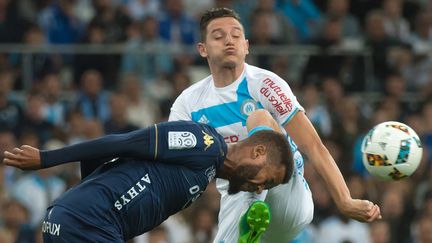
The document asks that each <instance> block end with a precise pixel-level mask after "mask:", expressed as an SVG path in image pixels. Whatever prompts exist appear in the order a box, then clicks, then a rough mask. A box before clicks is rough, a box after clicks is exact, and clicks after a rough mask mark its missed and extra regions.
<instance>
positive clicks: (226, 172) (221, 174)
mask: <svg viewBox="0 0 432 243" xmlns="http://www.w3.org/2000/svg"><path fill="white" fill-rule="evenodd" d="M236 150H237V146H236V144H228V152H227V154H226V156H225V160H224V164H223V166H222V169H220V170H219V171H218V173H217V177H218V178H222V179H227V180H230V179H231V178H232V176H233V173H232V172H233V171H234V170H235V168H236V166H237V164H236V162H235V159H233V156H235V153H236Z"/></svg>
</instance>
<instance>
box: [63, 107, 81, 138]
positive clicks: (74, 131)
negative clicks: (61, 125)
mask: <svg viewBox="0 0 432 243" xmlns="http://www.w3.org/2000/svg"><path fill="white" fill-rule="evenodd" d="M84 123H85V119H84V116H83V115H82V113H81V112H79V111H78V110H73V111H71V112H70V113H69V114H68V116H67V124H68V125H67V127H66V132H67V134H68V138H67V141H66V143H67V144H75V143H79V142H83V141H84V140H85V138H84V125H83V124H84Z"/></svg>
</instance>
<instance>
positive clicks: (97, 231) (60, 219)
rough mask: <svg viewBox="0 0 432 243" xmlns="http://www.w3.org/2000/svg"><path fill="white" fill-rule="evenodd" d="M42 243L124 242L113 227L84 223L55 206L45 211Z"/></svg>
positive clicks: (77, 217) (67, 211)
mask: <svg viewBox="0 0 432 243" xmlns="http://www.w3.org/2000/svg"><path fill="white" fill-rule="evenodd" d="M42 235H43V242H45V243H51V242H52V243H57V242H59V243H60V242H65V243H66V242H101V243H102V242H114V243H116V242H119V243H120V242H122V243H123V242H124V240H123V236H122V234H121V233H120V232H118V230H116V229H115V227H112V228H106V227H105V228H100V227H98V225H95V224H92V223H89V222H86V221H84V220H82V219H81V218H80V217H79V216H77V215H76V214H74V213H73V212H72V211H70V210H68V209H67V208H64V207H61V206H58V205H55V206H51V207H49V208H48V209H47V212H46V215H45V219H44V221H43V222H42Z"/></svg>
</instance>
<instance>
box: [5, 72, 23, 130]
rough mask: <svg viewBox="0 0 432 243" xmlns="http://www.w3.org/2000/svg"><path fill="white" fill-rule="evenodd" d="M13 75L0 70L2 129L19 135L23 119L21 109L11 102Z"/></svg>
mask: <svg viewBox="0 0 432 243" xmlns="http://www.w3.org/2000/svg"><path fill="white" fill-rule="evenodd" d="M12 86H13V73H12V71H11V70H8V69H3V70H2V69H0V127H1V128H2V129H7V130H10V131H13V132H14V133H15V134H19V123H20V121H21V120H22V119H23V112H22V109H21V107H20V106H19V105H18V104H17V103H16V102H14V101H12V100H11V90H12Z"/></svg>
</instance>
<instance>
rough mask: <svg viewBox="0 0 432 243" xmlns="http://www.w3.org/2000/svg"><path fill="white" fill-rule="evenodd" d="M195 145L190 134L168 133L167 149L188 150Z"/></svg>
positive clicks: (192, 135)
mask: <svg viewBox="0 0 432 243" xmlns="http://www.w3.org/2000/svg"><path fill="white" fill-rule="evenodd" d="M196 144H197V139H196V137H195V135H194V134H192V133H191V132H168V149H172V150H174V149H190V148H194V147H195V146H196Z"/></svg>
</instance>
